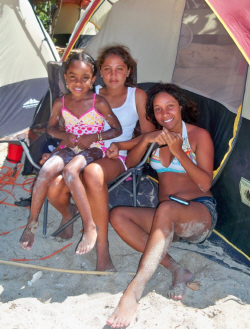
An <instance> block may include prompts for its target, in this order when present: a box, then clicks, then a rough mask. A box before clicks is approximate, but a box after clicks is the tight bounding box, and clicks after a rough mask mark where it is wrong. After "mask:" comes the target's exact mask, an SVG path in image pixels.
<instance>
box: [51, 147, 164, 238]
mask: <svg viewBox="0 0 250 329" xmlns="http://www.w3.org/2000/svg"><path fill="white" fill-rule="evenodd" d="M156 147H158V144H157V143H152V144H151V145H150V146H149V148H148V150H147V151H146V153H145V155H144V156H143V158H142V160H141V162H140V163H139V164H138V165H137V166H136V167H132V168H129V169H128V170H126V171H124V172H123V173H122V174H120V175H119V176H117V177H116V178H115V179H114V180H112V181H111V182H109V183H108V192H111V191H113V190H114V189H115V188H116V187H117V186H119V185H120V184H122V183H123V182H124V181H125V180H126V179H127V178H129V177H131V176H132V181H133V190H132V196H133V206H134V207H136V206H137V195H138V191H139V186H140V181H141V177H142V171H143V169H144V168H145V165H146V164H147V161H148V157H149V156H150V154H151V153H152V152H153V150H154V149H155V148H156ZM79 217H81V215H80V213H77V214H76V215H75V216H74V217H73V218H72V219H71V220H70V221H68V222H67V223H66V224H64V225H63V226H61V227H60V228H59V229H57V230H56V231H55V232H54V233H52V235H51V236H52V237H55V236H57V235H58V234H59V233H60V232H61V231H63V230H64V229H65V228H66V227H68V226H69V225H71V224H73V223H74V222H75V221H76V220H77V219H78V218H79Z"/></svg>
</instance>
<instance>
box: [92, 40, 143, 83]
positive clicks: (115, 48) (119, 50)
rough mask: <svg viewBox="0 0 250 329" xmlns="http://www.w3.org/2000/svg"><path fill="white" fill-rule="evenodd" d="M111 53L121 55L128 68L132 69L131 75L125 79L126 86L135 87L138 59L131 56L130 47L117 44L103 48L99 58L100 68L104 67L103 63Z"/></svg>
mask: <svg viewBox="0 0 250 329" xmlns="http://www.w3.org/2000/svg"><path fill="white" fill-rule="evenodd" d="M110 55H117V56H119V57H121V59H122V60H123V62H124V63H125V64H126V65H127V68H128V69H130V73H129V76H128V77H127V79H126V81H125V86H126V87H135V86H136V82H135V77H136V61H135V60H134V59H133V57H132V56H131V54H130V50H129V48H128V47H125V46H123V45H119V44H116V45H112V46H107V47H105V48H103V49H101V50H100V52H99V55H98V58H97V65H98V67H99V68H100V69H101V67H102V64H103V63H104V62H105V60H106V58H107V57H108V56H110Z"/></svg>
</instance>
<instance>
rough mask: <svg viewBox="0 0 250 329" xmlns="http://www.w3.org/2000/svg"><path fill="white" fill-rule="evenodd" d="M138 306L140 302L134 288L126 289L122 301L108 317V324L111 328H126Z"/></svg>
mask: <svg viewBox="0 0 250 329" xmlns="http://www.w3.org/2000/svg"><path fill="white" fill-rule="evenodd" d="M137 307H138V302H137V301H136V297H135V295H134V293H133V290H132V289H128V290H126V291H125V293H124V295H123V296H122V298H121V299H120V302H119V304H118V306H117V307H116V309H115V310H114V312H113V313H112V315H111V316H110V317H109V318H108V320H107V324H108V325H109V326H110V327H111V328H126V327H127V326H129V324H130V322H131V320H132V317H133V315H134V314H135V312H136V310H137Z"/></svg>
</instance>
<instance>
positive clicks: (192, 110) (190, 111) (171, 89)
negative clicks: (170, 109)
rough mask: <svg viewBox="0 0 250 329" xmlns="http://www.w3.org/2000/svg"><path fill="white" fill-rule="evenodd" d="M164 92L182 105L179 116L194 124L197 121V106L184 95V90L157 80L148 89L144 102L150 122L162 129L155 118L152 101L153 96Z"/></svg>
mask: <svg viewBox="0 0 250 329" xmlns="http://www.w3.org/2000/svg"><path fill="white" fill-rule="evenodd" d="M162 92H165V93H167V94H169V95H171V96H172V97H174V98H175V99H176V100H177V101H178V103H179V105H180V106H181V107H182V110H181V118H182V120H183V121H184V122H186V123H191V124H195V123H196V121H197V114H198V111H197V107H196V104H195V103H194V102H193V101H191V100H190V99H189V98H188V96H187V95H186V93H185V91H184V90H183V89H181V88H180V87H178V86H177V85H175V84H173V83H162V82H159V83H157V84H156V85H155V86H153V87H152V88H150V89H149V90H148V93H147V94H148V99H147V104H146V117H147V120H148V121H150V122H152V123H153V124H154V125H155V127H156V128H157V129H162V126H161V125H159V123H158V122H157V121H156V119H155V115H154V106H153V102H154V99H155V96H156V95H157V94H159V93H162Z"/></svg>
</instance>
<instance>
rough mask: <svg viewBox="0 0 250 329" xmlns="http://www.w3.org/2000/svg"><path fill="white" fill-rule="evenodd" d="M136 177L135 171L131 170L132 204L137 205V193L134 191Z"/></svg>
mask: <svg viewBox="0 0 250 329" xmlns="http://www.w3.org/2000/svg"><path fill="white" fill-rule="evenodd" d="M136 177H137V174H136V173H135V172H133V206H134V207H136V206H137V200H136V199H137V193H136V185H137V182H136Z"/></svg>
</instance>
